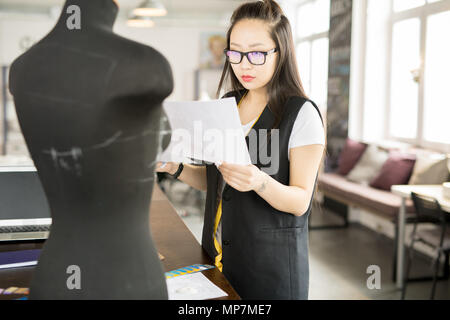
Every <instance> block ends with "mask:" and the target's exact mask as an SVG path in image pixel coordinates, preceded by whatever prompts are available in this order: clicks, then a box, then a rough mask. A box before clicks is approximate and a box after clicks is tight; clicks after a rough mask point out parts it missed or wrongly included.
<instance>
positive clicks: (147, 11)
mask: <svg viewBox="0 0 450 320" xmlns="http://www.w3.org/2000/svg"><path fill="white" fill-rule="evenodd" d="M133 14H134V15H136V16H141V17H160V16H165V15H166V14H167V10H166V8H164V5H163V4H162V2H161V1H159V0H145V1H144V2H142V3H141V5H140V6H139V7H137V8H136V9H134V10H133Z"/></svg>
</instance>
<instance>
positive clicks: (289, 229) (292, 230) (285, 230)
mask: <svg viewBox="0 0 450 320" xmlns="http://www.w3.org/2000/svg"><path fill="white" fill-rule="evenodd" d="M304 230H305V227H304V226H302V227H283V228H271V227H263V228H261V229H260V231H261V232H275V233H296V234H297V233H301V232H303V231H304Z"/></svg>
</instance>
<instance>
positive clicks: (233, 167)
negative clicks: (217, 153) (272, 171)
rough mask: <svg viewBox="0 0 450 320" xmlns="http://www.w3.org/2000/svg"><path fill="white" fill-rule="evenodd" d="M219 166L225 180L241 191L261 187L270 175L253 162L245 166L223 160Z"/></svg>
mask: <svg viewBox="0 0 450 320" xmlns="http://www.w3.org/2000/svg"><path fill="white" fill-rule="evenodd" d="M217 168H218V169H219V171H220V173H221V174H222V176H223V179H224V180H225V182H226V183H228V184H229V185H230V186H231V187H233V188H234V189H236V190H238V191H241V192H246V191H252V190H255V191H256V190H257V189H260V188H261V187H262V186H263V185H264V183H265V181H266V179H267V177H268V175H267V174H265V173H264V172H263V171H261V170H260V169H259V168H258V167H257V166H255V165H253V164H249V165H245V166H244V165H239V164H231V163H226V162H223V163H222V164H221V165H220V166H217Z"/></svg>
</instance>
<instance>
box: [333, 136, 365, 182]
mask: <svg viewBox="0 0 450 320" xmlns="http://www.w3.org/2000/svg"><path fill="white" fill-rule="evenodd" d="M366 148H367V144H365V143H362V142H358V141H355V140H352V139H350V138H347V140H346V141H345V146H344V148H343V149H342V151H341V153H340V154H339V160H338V169H337V171H336V172H337V173H338V174H340V175H343V176H345V175H347V174H348V173H349V172H350V171H351V170H352V169H353V167H354V166H355V164H356V163H357V162H358V160H359V158H361V156H362V154H363V153H364V151H365V150H366Z"/></svg>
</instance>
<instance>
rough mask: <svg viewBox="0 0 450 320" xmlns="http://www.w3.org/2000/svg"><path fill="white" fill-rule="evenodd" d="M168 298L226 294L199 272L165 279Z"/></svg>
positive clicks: (207, 296) (188, 298)
mask: <svg viewBox="0 0 450 320" xmlns="http://www.w3.org/2000/svg"><path fill="white" fill-rule="evenodd" d="M166 282H167V290H168V292H169V300H206V299H214V298H219V297H225V296H227V295H228V294H227V293H226V292H225V291H223V290H222V289H220V288H219V287H218V286H216V285H215V284H214V283H212V282H211V281H209V279H208V278H206V277H205V276H204V275H203V274H202V273H201V272H196V273H191V274H186V275H182V276H178V277H173V278H170V279H166Z"/></svg>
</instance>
